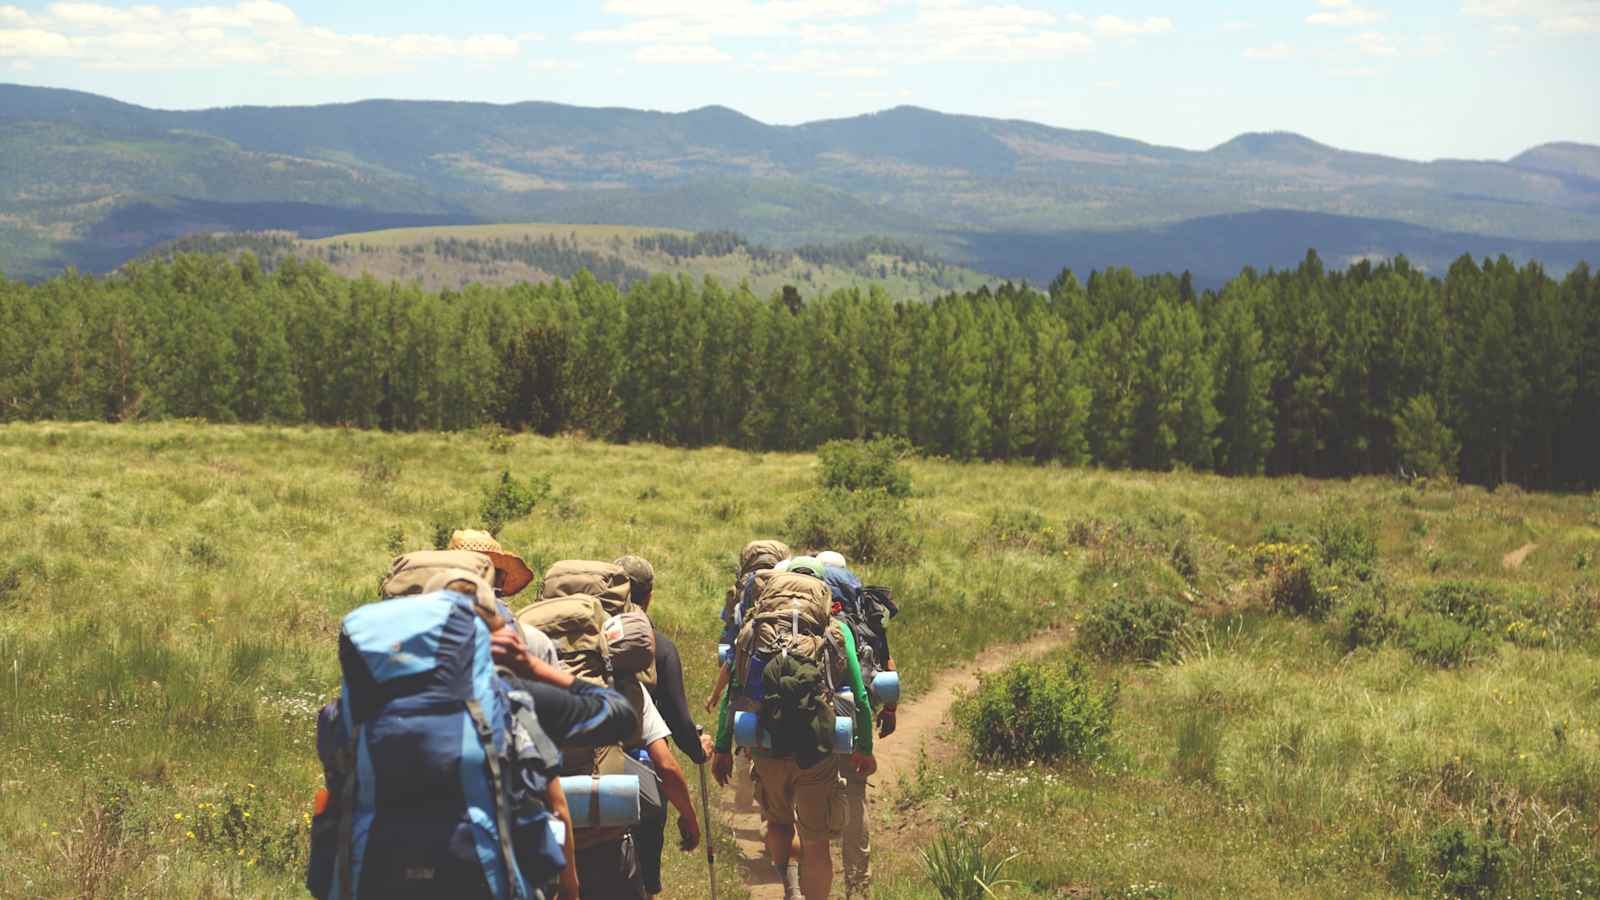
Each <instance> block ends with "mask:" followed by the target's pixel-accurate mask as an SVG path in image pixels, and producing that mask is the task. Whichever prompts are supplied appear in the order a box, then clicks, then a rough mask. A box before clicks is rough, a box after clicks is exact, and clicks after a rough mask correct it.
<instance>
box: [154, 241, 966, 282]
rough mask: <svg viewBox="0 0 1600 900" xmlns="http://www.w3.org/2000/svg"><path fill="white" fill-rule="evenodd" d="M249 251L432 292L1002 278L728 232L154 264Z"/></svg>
mask: <svg viewBox="0 0 1600 900" xmlns="http://www.w3.org/2000/svg"><path fill="white" fill-rule="evenodd" d="M245 252H249V253H252V254H254V255H255V257H256V260H257V261H258V262H259V263H261V266H262V268H263V269H265V270H267V271H269V272H270V271H272V270H274V269H276V268H277V266H278V265H280V264H281V263H282V262H283V261H284V260H286V259H289V258H298V259H302V260H315V261H320V262H323V263H326V264H327V265H328V266H329V268H331V269H332V270H333V271H334V272H336V273H338V274H341V275H345V276H349V277H352V278H359V277H361V276H363V275H371V276H373V277H374V278H377V279H379V280H380V281H391V280H396V279H399V280H402V281H414V282H417V283H418V284H420V285H421V286H422V287H423V288H425V289H429V290H440V289H445V288H448V289H453V290H459V289H461V288H464V287H466V286H467V285H469V284H473V283H480V284H489V285H510V284H516V283H518V282H524V281H531V282H535V283H542V282H547V281H552V280H554V279H557V278H572V277H575V276H576V275H577V274H578V273H579V272H588V273H589V274H590V275H593V276H594V277H595V279H596V280H598V281H601V282H604V283H606V284H614V285H616V286H617V287H619V288H624V289H626V288H628V287H630V286H632V285H634V284H636V283H638V282H640V281H644V280H646V279H648V278H649V277H650V276H651V275H654V274H660V273H667V274H672V275H687V276H689V277H691V278H696V279H698V278H702V277H706V276H710V277H714V278H716V279H718V280H719V281H721V282H722V283H723V284H725V285H737V284H747V285H748V286H749V287H750V289H751V290H752V291H755V292H756V293H757V294H761V295H766V294H770V293H772V292H774V291H778V290H781V289H783V288H784V287H785V286H790V285H792V286H795V287H796V288H797V289H800V290H803V291H805V292H806V293H818V292H823V293H826V292H830V291H834V290H839V289H841V288H849V287H866V286H867V285H868V284H869V283H873V282H876V283H878V284H879V285H880V286H882V287H883V288H884V289H885V290H886V291H888V292H889V293H890V294H891V295H892V296H894V297H899V298H905V299H911V300H932V299H934V298H935V297H937V296H940V295H942V294H947V293H950V292H952V291H964V290H976V289H977V288H980V287H983V286H985V285H989V284H992V283H994V282H996V281H997V279H994V278H992V277H990V276H986V275H983V274H981V273H978V272H974V271H972V270H971V269H968V268H965V267H962V266H956V265H952V264H950V263H947V262H945V261H944V260H942V259H939V258H938V257H936V256H934V255H932V254H930V253H928V252H927V251H926V250H923V249H922V248H920V247H915V246H912V245H910V244H906V243H903V242H900V241H896V240H892V239H889V238H870V237H869V238H860V239H857V240H853V241H841V242H834V243H827V244H807V245H804V246H801V247H796V248H794V249H792V250H779V249H774V248H772V247H767V246H764V245H761V244H757V243H753V242H751V241H749V240H747V239H746V238H745V237H743V236H742V235H739V234H736V233H734V232H732V231H726V230H724V231H702V232H693V233H691V232H687V231H680V230H674V229H661V228H639V227H631V226H624V225H562V224H548V223H541V224H519V225H457V226H447V227H433V228H394V229H387V230H383V231H371V232H358V233H354V234H341V235H335V236H333V237H328V238H323V239H320V240H301V239H297V238H296V237H295V236H294V234H293V233H292V232H255V233H218V234H201V235H193V236H191V237H187V238H182V239H179V240H176V241H170V242H168V243H166V244H163V245H161V246H159V247H157V248H155V249H154V250H152V251H150V252H149V253H148V254H146V256H147V257H149V258H155V259H168V258H171V257H172V256H174V255H176V254H179V253H219V254H223V255H227V256H232V257H237V256H238V255H240V254H242V253H245Z"/></svg>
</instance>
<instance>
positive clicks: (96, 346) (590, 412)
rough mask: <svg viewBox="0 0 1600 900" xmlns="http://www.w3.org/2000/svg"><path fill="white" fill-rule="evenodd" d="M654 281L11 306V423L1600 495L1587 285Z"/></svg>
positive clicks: (1515, 275)
mask: <svg viewBox="0 0 1600 900" xmlns="http://www.w3.org/2000/svg"><path fill="white" fill-rule="evenodd" d="M784 294H785V295H787V296H785V295H779V296H775V297H772V298H764V297H757V296H754V295H753V294H751V293H750V292H749V291H748V290H744V289H739V288H733V289H730V288H727V287H724V286H722V285H719V284H717V283H716V282H714V281H712V280H707V281H705V282H703V283H695V282H693V281H690V280H688V279H686V278H679V279H672V278H667V277H662V276H658V277H655V278H651V279H649V280H647V281H644V282H641V283H639V284H637V285H635V286H633V287H632V288H631V289H629V290H627V291H625V292H624V291H621V290H619V289H617V288H616V287H615V286H613V285H609V284H604V283H602V282H600V281H598V280H596V279H595V278H594V277H592V276H590V275H588V274H587V273H580V274H579V275H578V276H577V277H575V278H573V279H571V280H570V281H563V282H557V283H554V284H548V285H531V284H522V285H516V286H512V287H506V288H489V287H481V286H473V287H470V288H468V289H466V290H464V291H460V292H455V291H444V292H440V293H428V292H425V291H423V290H421V289H420V288H418V287H416V286H414V285H406V284H402V283H394V284H383V283H379V282H377V281H375V280H372V279H370V278H366V279H361V280H351V279H345V278H341V277H338V276H336V275H333V274H332V273H330V272H329V270H328V269H327V268H326V267H325V266H322V265H321V264H318V263H315V262H311V263H306V262H301V261H297V260H293V259H289V260H285V261H284V262H283V264H282V265H280V267H279V268H278V269H277V270H276V271H275V272H272V273H266V272H263V271H262V270H261V269H260V267H259V266H258V265H257V264H256V263H255V262H254V260H253V259H252V258H250V257H245V258H243V259H241V260H239V261H238V262H229V261H227V260H225V259H218V258H214V257H202V256H179V257H176V258H175V259H173V260H171V261H153V262H144V263H139V264H134V265H130V266H128V267H127V268H125V269H124V270H123V271H121V272H119V273H117V274H115V275H112V276H107V277H104V278H94V277H87V276H81V275H66V276H62V277H59V278H56V279H54V280H51V281H48V282H44V283H41V284H39V285H36V286H31V287H30V286H28V285H24V284H22V283H19V282H9V281H3V280H0V419H4V420H22V419H40V418H55V419H111V420H121V419H129V418H137V417H165V416H194V417H201V418H205V419H211V420H216V421H279V422H315V423H324V424H335V423H343V424H348V425H353V426H358V427H368V428H385V429H453V428H465V427H470V426H475V425H479V424H485V423H499V424H501V425H504V426H506V427H508V428H512V429H532V430H536V431H539V432H544V433H554V432H561V431H578V432H583V433H587V434H589V435H592V436H595V437H600V438H605V439H609V440H650V441H660V442H665V443H669V444H680V445H700V444H711V443H721V444H729V445H734V446H739V447H748V448H754V449H785V450H787V449H800V448H809V447H813V446H816V445H817V444H819V443H820V442H823V441H826V440H829V439H833V438H842V437H843V438H848V437H869V436H875V435H902V436H905V437H907V438H909V439H910V440H911V441H912V442H913V443H914V444H916V445H917V446H919V447H921V448H923V449H925V450H927V451H929V452H933V453H940V454H948V455H950V456H954V457H958V458H984V459H1034V460H1040V461H1051V460H1056V461H1063V462H1067V463H1096V464H1100V465H1105V466H1113V467H1141V468H1152V469H1166V468H1172V467H1178V466H1183V467H1190V468H1194V469H1207V470H1216V471H1219V472H1225V473H1253V472H1263V471H1264V472H1268V473H1303V474H1308V475H1316V476H1343V475H1352V474H1359V473H1373V472H1384V473H1387V472H1395V471H1397V470H1401V469H1404V470H1406V471H1421V472H1422V473H1425V474H1431V473H1435V472H1438V473H1445V472H1449V473H1453V474H1458V475H1459V476H1460V477H1462V478H1465V479H1469V480H1472V481H1477V482H1483V483H1489V484H1497V483H1500V482H1502V481H1514V482H1518V483H1520V484H1523V485H1527V486H1540V487H1546V486H1579V485H1600V452H1596V450H1595V448H1596V447H1597V446H1600V287H1597V285H1596V282H1595V280H1594V279H1593V278H1592V277H1591V274H1590V272H1589V270H1588V269H1587V267H1579V268H1578V269H1577V270H1576V271H1574V272H1572V273H1571V274H1569V275H1568V276H1567V277H1566V278H1565V279H1563V280H1560V281H1557V280H1554V279H1552V278H1550V277H1549V276H1548V275H1546V274H1545V273H1544V272H1543V271H1542V270H1541V269H1540V267H1539V266H1538V265H1536V264H1529V265H1526V266H1524V267H1522V268H1520V269H1519V268H1517V267H1516V266H1515V265H1513V264H1512V263H1511V262H1509V261H1508V260H1506V259H1503V258H1502V259H1500V260H1495V261H1488V260H1486V261H1483V262H1481V263H1480V262H1477V261H1474V260H1472V259H1470V258H1462V259H1460V260H1459V261H1457V262H1456V263H1455V264H1454V265H1453V266H1452V267H1451V269H1450V270H1449V272H1448V273H1447V274H1446V275H1445V276H1444V277H1442V278H1430V277H1428V276H1426V275H1425V274H1423V273H1422V272H1420V271H1417V270H1415V269H1413V268H1411V267H1410V266H1409V265H1408V264H1407V263H1406V261H1405V260H1403V259H1399V260H1395V261H1393V262H1391V263H1384V264H1379V265H1373V264H1369V263H1361V264H1358V265H1356V266H1353V267H1351V268H1350V269H1348V270H1345V271H1326V270H1325V269H1324V267H1323V265H1322V263H1321V261H1320V260H1319V259H1317V257H1316V256H1315V254H1310V255H1308V257H1307V258H1306V260H1305V261H1304V262H1303V263H1302V264H1301V265H1300V266H1299V267H1298V268H1296V269H1294V270H1292V271H1284V272H1277V273H1268V274H1258V273H1255V272H1253V271H1250V270H1246V271H1245V272H1243V273H1241V274H1240V275H1239V276H1237V277H1236V278H1234V279H1233V280H1232V281H1231V282H1229V283H1228V284H1227V285H1226V286H1225V287H1224V288H1223V289H1222V290H1221V291H1220V292H1209V291H1208V292H1203V293H1202V292H1196V291H1194V290H1193V289H1192V288H1191V286H1190V284H1189V281H1188V279H1187V278H1184V277H1174V276H1171V275H1153V276H1145V277H1138V276H1136V275H1135V274H1134V273H1132V272H1131V271H1128V270H1126V269H1112V270H1108V271H1103V272H1096V273H1093V274H1091V275H1090V276H1089V278H1088V280H1087V282H1081V281H1079V280H1078V279H1077V278H1076V277H1074V276H1073V275H1072V274H1071V273H1063V274H1062V275H1061V277H1059V278H1057V279H1056V280H1055V282H1054V283H1052V284H1051V285H1050V286H1049V288H1048V290H1047V291H1042V292H1041V291H1036V290H1031V289H1028V288H1023V287H1016V286H1011V285H1006V286H1003V287H1001V288H999V289H997V290H994V291H989V290H981V291H977V292H974V293H968V294H960V295H949V296H947V297H945V298H943V299H940V300H938V301H936V302H933V303H930V304H911V303H896V302H894V301H892V300H891V299H890V298H889V297H888V296H886V295H885V294H884V293H883V292H882V291H881V290H879V289H877V288H872V289H869V290H843V291H837V292H834V293H832V294H827V295H824V296H819V297H815V298H812V299H810V300H809V301H808V302H804V303H800V302H798V297H797V296H796V295H794V294H793V292H784Z"/></svg>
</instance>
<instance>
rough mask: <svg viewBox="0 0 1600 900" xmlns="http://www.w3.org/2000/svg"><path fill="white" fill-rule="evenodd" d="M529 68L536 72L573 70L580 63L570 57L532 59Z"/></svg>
mask: <svg viewBox="0 0 1600 900" xmlns="http://www.w3.org/2000/svg"><path fill="white" fill-rule="evenodd" d="M528 68H529V69H532V70H533V71H535V72H571V71H573V70H574V69H576V68H578V64H577V63H575V62H573V61H572V60H570V59H532V60H529V61H528Z"/></svg>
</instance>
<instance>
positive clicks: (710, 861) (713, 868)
mask: <svg viewBox="0 0 1600 900" xmlns="http://www.w3.org/2000/svg"><path fill="white" fill-rule="evenodd" d="M696 730H697V731H701V732H704V731H705V729H703V728H701V729H696ZM699 768H700V817H701V818H703V819H705V820H706V828H705V838H704V840H705V842H706V869H707V870H709V871H710V873H711V900H717V851H716V843H717V842H716V833H715V832H714V831H712V829H711V800H710V794H709V793H707V791H706V764H705V763H701V764H700V766H699Z"/></svg>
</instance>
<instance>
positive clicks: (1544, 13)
mask: <svg viewBox="0 0 1600 900" xmlns="http://www.w3.org/2000/svg"><path fill="white" fill-rule="evenodd" d="M1461 11H1462V12H1463V13H1465V14H1466V15H1469V16H1478V17H1484V18H1521V19H1527V20H1529V21H1530V22H1531V23H1532V24H1534V25H1536V26H1538V29H1539V30H1540V31H1543V32H1545V33H1547V34H1594V33H1597V32H1600V3H1596V2H1594V0H1463V2H1462V4H1461Z"/></svg>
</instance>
